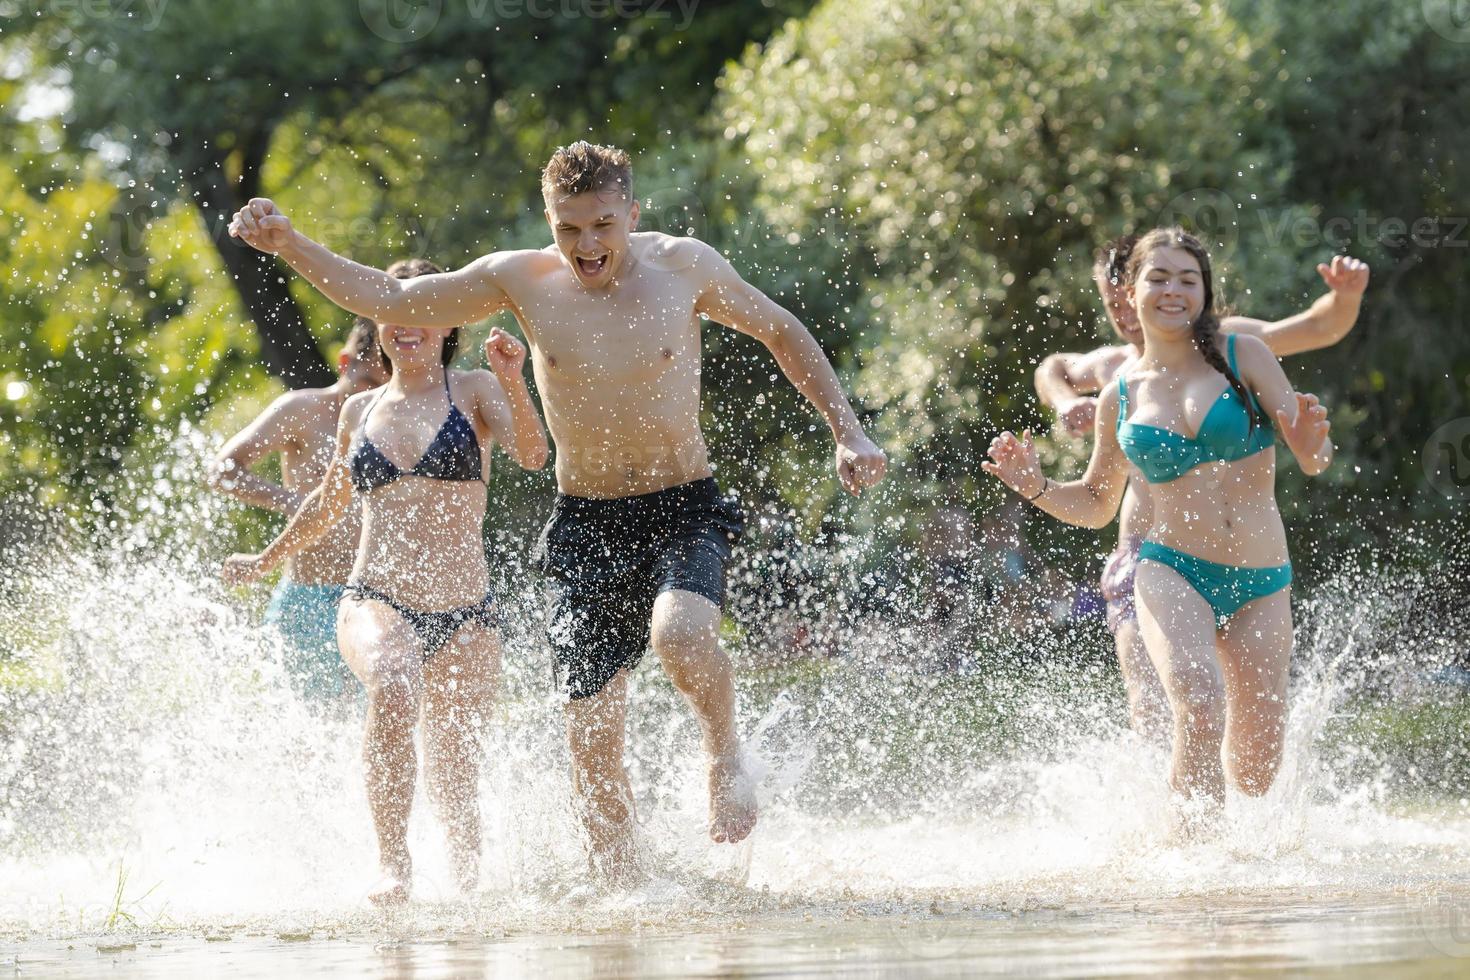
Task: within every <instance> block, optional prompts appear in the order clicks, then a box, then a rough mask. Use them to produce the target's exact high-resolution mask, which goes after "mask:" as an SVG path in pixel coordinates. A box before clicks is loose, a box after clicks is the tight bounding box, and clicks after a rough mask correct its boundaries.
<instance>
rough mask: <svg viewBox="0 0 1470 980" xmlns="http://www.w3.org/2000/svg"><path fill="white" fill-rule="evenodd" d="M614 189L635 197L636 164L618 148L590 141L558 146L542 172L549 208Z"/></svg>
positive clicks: (543, 193)
mask: <svg viewBox="0 0 1470 980" xmlns="http://www.w3.org/2000/svg"><path fill="white" fill-rule="evenodd" d="M614 187H615V188H617V189H618V191H619V192H620V193H621V194H622V195H623V196H624V197H627V198H630V199H631V198H632V197H633V161H632V160H630V159H629V158H628V154H627V151H625V150H620V149H618V148H617V147H616V146H600V145H598V144H596V143H589V142H587V141H586V140H578V141H577V142H575V143H572V144H571V145H570V146H558V147H557V148H556V152H555V153H553V154H551V159H550V160H549V161H548V162H547V164H546V169H545V170H543V171H541V196H542V197H543V198H545V199H546V201H547V203H548V204H549V203H550V202H551V200H552V199H553V198H554V197H562V196H569V195H572V194H586V193H588V192H589V191H601V190H605V189H609V188H614Z"/></svg>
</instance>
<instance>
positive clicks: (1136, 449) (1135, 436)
mask: <svg viewBox="0 0 1470 980" xmlns="http://www.w3.org/2000/svg"><path fill="white" fill-rule="evenodd" d="M1225 347H1226V351H1227V353H1228V356H1229V359H1230V370H1231V371H1234V372H1235V376H1236V377H1237V378H1238V377H1240V371H1239V370H1237V369H1236V367H1235V337H1234V335H1231V336H1229V337H1227V338H1226V341H1225ZM1250 397H1251V403H1252V404H1255V397H1254V396H1250ZM1127 418H1128V382H1127V381H1126V379H1125V378H1124V377H1123V375H1121V374H1120V375H1118V445H1119V446H1120V447H1122V449H1123V455H1124V456H1127V457H1128V461H1129V462H1130V463H1132V464H1133V465H1134V466H1136V467H1138V471H1139V472H1140V473H1142V474H1143V478H1144V479H1145V480H1147V481H1148V482H1149V483H1168V482H1169V481H1170V480H1177V479H1179V478H1180V477H1181V476H1183V475H1184V474H1186V473H1188V472H1189V471H1190V470H1192V469H1194V468H1195V467H1196V466H1203V465H1204V464H1205V463H1215V462H1221V463H1233V462H1235V461H1236V460H1238V459H1245V458H1246V457H1247V456H1254V455H1255V454H1256V453H1258V452H1260V451H1261V450H1263V449H1270V448H1271V446H1273V445H1274V444H1275V442H1276V435H1275V433H1274V432H1273V431H1272V429H1271V427H1270V426H1269V425H1257V426H1255V427H1254V428H1252V427H1251V418H1250V413H1249V412H1248V411H1247V410H1246V407H1245V406H1244V405H1242V404H1241V402H1240V396H1239V395H1237V394H1236V393H1235V389H1234V388H1233V387H1231V386H1229V385H1226V387H1225V391H1224V393H1222V394H1221V395H1220V397H1219V399H1218V400H1216V402H1215V404H1213V405H1211V406H1210V410H1209V412H1208V413H1207V414H1206V415H1205V420H1204V421H1203V422H1201V423H1200V427H1199V434H1198V435H1196V436H1195V437H1194V438H1193V439H1191V438H1189V437H1188V436H1185V435H1180V434H1179V433H1178V432H1175V431H1173V430H1172V429H1161V428H1159V427H1158V426H1156V425H1139V424H1138V423H1136V422H1129V421H1127Z"/></svg>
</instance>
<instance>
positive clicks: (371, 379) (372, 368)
mask: <svg viewBox="0 0 1470 980" xmlns="http://www.w3.org/2000/svg"><path fill="white" fill-rule="evenodd" d="M337 371H338V377H337V380H336V382H334V383H333V384H331V385H328V386H327V387H325V388H306V389H302V390H299V391H291V392H287V393H286V394H284V395H282V396H281V397H280V398H277V399H276V400H275V401H274V402H272V403H271V405H270V407H269V408H267V409H266V410H265V411H264V412H262V413H261V414H260V416H259V417H257V418H256V419H255V420H254V421H253V422H251V423H250V424H249V425H247V426H246V427H245V428H244V429H242V430H240V432H239V433H237V434H236V435H235V436H234V437H232V438H231V439H230V440H229V441H228V442H226V443H225V444H224V446H223V447H222V448H221V449H220V451H219V454H218V455H217V456H216V457H215V461H214V464H213V465H212V466H211V467H210V471H209V485H210V486H211V487H212V488H213V489H215V490H217V491H219V492H221V493H226V494H229V495H230V496H232V497H234V498H236V499H237V500H240V501H243V502H244V503H247V504H250V505H251V506H254V507H263V508H265V509H266V510H273V511H275V512H276V513H278V514H293V513H295V512H296V508H298V507H299V506H301V502H302V501H303V500H305V499H306V495H307V494H308V493H310V492H311V490H312V488H314V487H316V486H317V485H318V484H320V483H321V481H322V476H323V475H324V474H325V473H326V472H327V464H328V463H329V462H330V461H331V459H332V451H333V448H334V447H335V446H336V441H337V439H336V436H337V419H338V417H339V416H340V414H341V412H342V404H343V402H345V401H346V400H347V399H348V398H349V397H350V396H352V395H355V394H357V393H358V392H361V391H367V390H368V389H370V388H376V387H377V386H379V385H381V384H382V383H383V382H385V381H387V380H388V371H387V369H386V367H385V366H384V361H383V354H382V351H381V350H380V349H379V347H378V331H377V326H376V324H374V323H373V322H372V321H371V320H367V319H365V318H363V317H358V318H357V320H356V322H354V323H353V325H352V329H351V330H350V331H349V332H348V334H347V340H346V343H344V344H343V345H342V351H341V353H340V354H338V355H337ZM277 454H278V455H279V456H280V458H281V482H280V483H275V482H273V481H272V480H270V479H268V478H266V477H264V476H260V475H259V474H256V473H252V472H251V468H252V467H254V466H255V465H257V464H258V463H260V462H261V461H262V460H264V459H265V458H267V457H269V456H272V455H277ZM361 526H362V525H361V521H360V520H359V515H358V513H357V511H356V509H355V508H354V509H351V510H349V512H348V513H347V514H346V515H345V516H344V517H343V518H342V520H341V521H340V522H338V523H337V524H336V525H335V526H334V527H333V528H332V529H331V530H330V531H329V532H327V534H326V535H325V536H324V537H322V539H321V540H320V541H318V542H317V543H315V544H313V545H312V546H311V547H310V548H307V549H304V550H302V551H301V552H300V553H298V554H296V555H293V556H291V557H290V558H288V559H287V560H286V562H285V567H284V569H283V570H282V574H281V580H280V583H279V584H278V585H277V586H276V589H275V592H274V593H272V595H271V600H270V605H268V606H267V607H266V612H265V621H266V623H267V624H268V625H270V626H273V627H274V628H275V629H276V630H277V631H279V633H280V634H281V637H282V639H283V640H284V642H285V649H286V654H287V669H288V670H289V672H290V676H291V680H292V683H293V684H295V685H298V686H299V687H300V688H301V689H302V691H303V693H305V694H306V695H308V696H309V697H313V698H320V699H323V700H327V701H337V700H339V699H342V698H343V697H344V696H346V695H347V694H348V693H349V692H350V691H352V690H353V689H355V688H356V684H355V683H353V681H352V678H351V675H350V674H349V673H348V671H347V668H346V665H345V664H343V662H342V656H341V654H340V653H338V652H337V601H338V600H339V599H341V598H342V589H343V587H344V586H345V585H346V584H347V578H348V575H349V574H350V573H351V571H352V560H353V556H355V555H356V554H357V533H358V529H359V528H360V527H361Z"/></svg>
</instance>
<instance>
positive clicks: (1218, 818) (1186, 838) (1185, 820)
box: [1168, 793, 1225, 847]
mask: <svg viewBox="0 0 1470 980" xmlns="http://www.w3.org/2000/svg"><path fill="white" fill-rule="evenodd" d="M1224 818H1225V807H1224V805H1223V804H1222V803H1221V802H1220V801H1219V800H1213V799H1210V798H1209V797H1206V796H1196V797H1185V796H1181V795H1180V794H1178V793H1174V794H1172V795H1171V797H1170V800H1169V837H1168V843H1169V846H1171V847H1187V846H1189V845H1191V844H1207V843H1209V842H1210V841H1212V840H1215V839H1216V838H1218V837H1219V836H1220V834H1221V833H1222V830H1223V827H1224Z"/></svg>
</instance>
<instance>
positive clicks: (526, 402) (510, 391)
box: [480, 327, 551, 470]
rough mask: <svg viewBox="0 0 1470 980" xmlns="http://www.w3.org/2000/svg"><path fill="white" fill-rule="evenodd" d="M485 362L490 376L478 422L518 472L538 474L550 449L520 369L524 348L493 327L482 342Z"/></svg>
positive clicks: (538, 413) (482, 398) (524, 358)
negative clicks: (499, 445)
mask: <svg viewBox="0 0 1470 980" xmlns="http://www.w3.org/2000/svg"><path fill="white" fill-rule="evenodd" d="M485 360H486V361H488V362H489V363H490V370H491V371H492V372H494V376H493V377H492V378H491V379H490V382H489V383H488V384H486V385H485V388H484V391H483V393H482V397H481V399H480V418H481V420H482V421H484V423H485V424H486V425H487V426H488V427H489V428H490V433H491V435H493V436H494V437H495V441H496V442H498V443H500V444H501V445H502V446H504V447H505V452H506V455H508V456H509V457H510V458H511V459H513V460H515V461H516V463H517V464H518V465H519V466H520V467H521V468H522V469H527V470H539V469H541V467H543V466H545V465H546V460H547V457H549V456H550V455H551V449H550V447H549V446H548V445H547V443H546V427H545V426H544V425H543V424H542V422H541V413H540V412H538V411H537V410H536V403H535V402H533V401H532V400H531V392H530V391H529V390H527V388H526V378H525V375H524V374H522V373H521V372H522V368H523V366H524V365H525V362H526V345H525V344H523V343H521V342H520V341H519V340H517V339H516V338H515V337H513V336H512V335H510V334H508V333H506V332H505V331H503V330H501V329H500V328H499V327H496V328H495V329H494V330H491V331H490V336H489V337H487V338H486V340H485Z"/></svg>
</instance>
